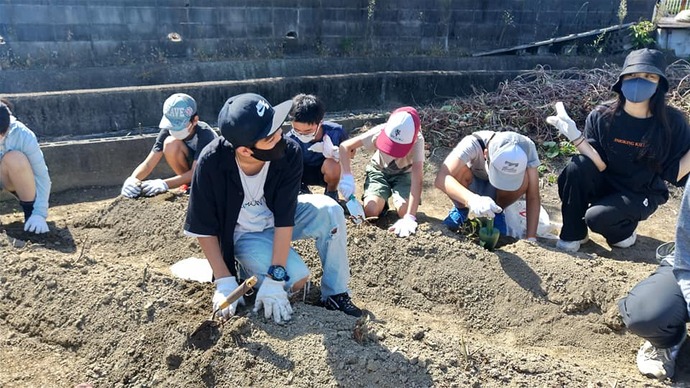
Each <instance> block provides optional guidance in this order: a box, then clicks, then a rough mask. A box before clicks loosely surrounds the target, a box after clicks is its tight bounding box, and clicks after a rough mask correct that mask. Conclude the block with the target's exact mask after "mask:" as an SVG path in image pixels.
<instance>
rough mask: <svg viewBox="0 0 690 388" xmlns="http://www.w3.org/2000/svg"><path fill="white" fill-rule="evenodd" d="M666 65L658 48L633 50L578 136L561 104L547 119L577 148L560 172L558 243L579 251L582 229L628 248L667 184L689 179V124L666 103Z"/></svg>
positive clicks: (583, 236)
mask: <svg viewBox="0 0 690 388" xmlns="http://www.w3.org/2000/svg"><path fill="white" fill-rule="evenodd" d="M665 68H666V64H665V60H664V56H663V54H662V53H661V52H660V51H657V50H650V49H642V50H636V51H633V52H631V53H630V54H629V55H628V56H627V57H626V59H625V64H624V65H623V70H622V71H621V74H620V76H619V77H618V80H617V82H616V83H615V84H614V85H613V87H612V89H613V91H614V92H616V93H617V94H618V99H617V100H616V101H615V102H614V103H612V104H607V105H604V106H599V107H597V108H596V109H595V110H594V111H592V112H591V113H590V114H589V116H588V117H587V120H586V122H585V132H584V134H583V133H582V132H580V130H579V129H577V125H576V124H575V122H574V121H573V120H572V119H571V118H570V117H569V116H568V114H567V113H566V111H565V108H564V107H563V104H562V103H560V102H559V103H556V111H557V115H556V116H550V117H548V118H547V119H546V121H547V122H548V123H549V124H551V125H553V126H555V127H556V128H558V130H559V131H560V133H561V134H563V135H564V136H566V137H567V138H568V140H570V141H571V142H573V145H574V146H575V147H577V149H578V151H580V153H579V154H577V155H575V156H573V158H572V160H571V161H570V163H569V164H568V165H567V166H566V167H565V169H564V170H563V171H562V172H561V174H560V176H559V177H558V194H559V195H560V197H561V202H562V205H561V213H562V216H563V228H562V229H561V233H560V239H559V241H558V243H557V247H558V248H560V249H562V250H565V251H571V252H574V251H577V250H578V249H580V245H581V244H582V243H585V242H587V240H588V237H587V229H588V228H589V229H591V230H592V231H594V232H596V233H599V234H601V235H603V236H604V237H605V238H606V242H607V243H608V244H609V245H610V246H612V247H618V248H628V247H630V246H632V245H633V244H634V243H635V241H636V239H637V234H636V232H635V229H636V228H637V225H638V223H639V222H640V221H642V220H645V219H647V218H648V217H649V216H650V215H652V213H654V211H656V209H657V208H658V207H659V205H661V204H663V203H665V202H666V201H667V200H668V196H669V193H668V189H667V187H666V183H665V182H669V183H671V184H674V185H676V186H682V185H683V184H684V183H685V181H686V180H687V174H688V172H689V171H690V126H689V125H688V122H687V120H686V118H685V117H684V115H683V113H681V112H680V111H678V110H676V109H674V108H672V107H669V106H667V105H666V101H665V94H666V92H667V91H668V88H669V85H668V80H667V79H666V74H665V72H664V71H665Z"/></svg>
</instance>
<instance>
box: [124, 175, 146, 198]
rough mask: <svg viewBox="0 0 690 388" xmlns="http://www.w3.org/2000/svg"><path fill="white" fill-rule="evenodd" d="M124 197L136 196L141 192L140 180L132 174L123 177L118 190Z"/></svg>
mask: <svg viewBox="0 0 690 388" xmlns="http://www.w3.org/2000/svg"><path fill="white" fill-rule="evenodd" d="M120 194H122V196H123V197H125V198H136V197H138V196H139V195H140V194H141V181H140V180H139V179H137V178H135V177H133V176H131V177H129V178H127V179H125V183H124V184H123V185H122V191H121V192H120Z"/></svg>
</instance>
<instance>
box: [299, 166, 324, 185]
mask: <svg viewBox="0 0 690 388" xmlns="http://www.w3.org/2000/svg"><path fill="white" fill-rule="evenodd" d="M302 183H304V184H305V185H308V186H322V187H326V181H324V180H323V174H322V173H321V166H304V170H303V171H302Z"/></svg>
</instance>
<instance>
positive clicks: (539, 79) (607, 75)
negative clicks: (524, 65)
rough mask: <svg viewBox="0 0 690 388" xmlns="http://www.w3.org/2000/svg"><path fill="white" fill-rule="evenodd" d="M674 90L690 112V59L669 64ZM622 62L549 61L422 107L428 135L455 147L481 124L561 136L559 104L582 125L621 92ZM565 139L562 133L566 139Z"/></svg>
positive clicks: (539, 138)
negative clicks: (563, 65)
mask: <svg viewBox="0 0 690 388" xmlns="http://www.w3.org/2000/svg"><path fill="white" fill-rule="evenodd" d="M666 72H667V76H668V79H669V83H670V87H671V90H670V92H669V94H668V95H669V99H668V101H669V104H670V105H672V106H675V107H677V108H679V109H681V110H682V111H684V112H686V114H687V113H688V112H690V63H688V62H687V61H683V60H681V61H677V62H674V63H673V64H671V65H670V66H669V67H668V68H667V70H666ZM619 73H620V67H616V66H608V65H607V66H605V67H604V68H601V69H592V70H563V71H553V70H549V69H547V68H544V67H538V68H537V69H535V70H532V71H529V72H525V73H523V74H521V75H520V76H518V77H516V78H515V79H513V80H511V81H505V82H502V83H501V84H500V85H499V87H498V90H497V91H495V92H491V93H487V92H479V91H477V92H475V93H474V95H472V96H469V97H464V98H459V99H453V100H449V101H446V102H445V103H444V105H443V106H441V107H434V106H429V107H426V108H424V109H422V110H420V112H419V114H420V117H421V120H422V128H423V131H424V138H425V140H426V142H427V143H428V144H429V147H430V148H431V149H434V148H437V147H454V146H455V145H456V144H457V143H458V141H459V140H460V139H462V138H463V137H464V136H466V135H468V134H470V133H472V132H474V131H478V130H482V129H490V130H496V131H498V130H502V129H505V128H506V127H512V130H514V131H516V132H519V133H521V134H524V135H525V136H528V137H530V138H531V139H532V140H534V141H535V142H536V143H537V144H541V143H543V142H544V141H553V140H558V139H559V134H558V131H557V130H556V129H555V128H553V127H551V126H550V125H548V124H546V121H545V119H546V117H547V116H549V115H553V114H555V113H556V112H555V109H554V108H553V104H554V103H555V102H556V101H563V103H564V104H565V106H566V109H567V110H568V113H569V114H570V117H572V118H573V120H575V122H576V123H577V124H578V127H580V129H584V122H585V118H586V117H587V114H589V112H590V111H591V110H592V109H593V108H594V107H595V106H596V105H598V104H601V103H602V102H605V101H607V100H611V99H613V98H615V93H613V92H611V85H612V84H613V83H614V82H615V81H616V80H617V78H618V74H619ZM560 140H562V139H560Z"/></svg>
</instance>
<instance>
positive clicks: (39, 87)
mask: <svg viewBox="0 0 690 388" xmlns="http://www.w3.org/2000/svg"><path fill="white" fill-rule="evenodd" d="M621 58H622V57H621ZM604 59H610V58H606V57H602V56H599V61H602V60H604ZM614 59H615V58H614ZM596 60H597V58H593V57H575V56H573V57H570V56H560V57H556V56H513V55H510V56H504V57H483V58H470V57H461V58H451V57H429V56H414V57H410V56H406V57H397V56H387V57H369V58H364V57H362V58H320V57H318V58H282V59H262V60H258V59H257V60H235V61H222V62H179V63H175V64H174V65H171V64H155V65H151V64H145V65H122V66H117V67H108V68H102V67H86V68H69V69H60V70H59V71H58V70H12V69H10V70H3V71H2V73H0V93H2V94H7V93H30V92H47V91H59V90H75V89H98V88H116V87H128V86H147V85H161V84H179V83H189V82H210V81H234V80H247V79H256V78H271V77H298V76H303V75H327V74H348V73H372V72H380V71H423V70H446V71H467V70H487V71H488V70H528V69H533V68H535V67H536V66H537V65H544V66H549V67H551V68H553V69H562V68H568V67H579V68H590V67H592V66H594V65H595V63H596ZM621 62H622V59H621Z"/></svg>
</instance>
